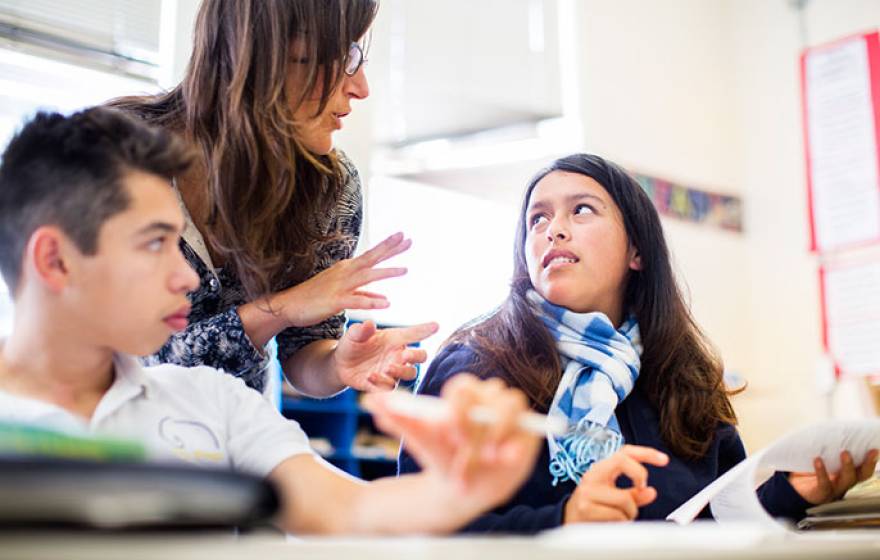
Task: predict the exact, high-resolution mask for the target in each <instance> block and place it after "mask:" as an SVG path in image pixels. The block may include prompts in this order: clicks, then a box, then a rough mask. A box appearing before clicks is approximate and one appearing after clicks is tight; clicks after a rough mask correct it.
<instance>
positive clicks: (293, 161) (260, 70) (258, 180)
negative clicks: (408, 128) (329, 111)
mask: <svg viewBox="0 0 880 560" xmlns="http://www.w3.org/2000/svg"><path fill="white" fill-rule="evenodd" d="M376 9H377V3H376V0H204V1H203V2H202V5H201V8H200V9H199V13H198V16H197V18H196V24H195V31H194V46H193V53H192V58H191V59H190V63H189V66H188V68H187V72H186V76H185V77H184V79H183V81H182V82H181V83H180V84H179V85H178V86H177V87H175V88H174V89H172V90H170V91H168V92H166V93H164V94H161V95H158V96H154V97H127V98H122V99H117V100H114V101H112V102H111V104H112V105H114V106H116V107H120V108H123V109H127V110H130V111H132V112H134V113H136V114H138V115H140V116H141V117H142V118H144V119H145V120H147V121H148V122H150V123H152V124H156V125H160V126H163V127H166V128H169V129H172V130H175V131H177V132H179V133H181V134H182V135H183V136H184V137H185V138H187V139H188V140H190V141H192V142H194V143H195V144H196V145H197V146H198V147H199V148H200V149H201V152H202V155H203V158H204V161H205V162H206V164H207V174H208V185H209V189H208V191H209V192H208V206H209V214H208V218H207V224H208V231H207V232H205V233H206V234H207V237H208V238H209V241H210V243H211V244H212V246H213V247H214V249H215V250H216V251H218V253H219V254H220V255H221V257H222V259H223V260H224V261H225V262H226V265H225V266H228V267H231V268H232V269H233V271H234V272H235V273H236V274H237V276H238V278H239V279H240V280H241V282H242V284H243V286H244V288H245V290H246V292H247V294H248V296H249V297H250V298H251V299H255V298H258V297H260V296H264V295H266V294H268V293H270V292H271V291H276V290H279V289H281V288H283V287H286V286H289V285H292V284H295V283H297V282H299V281H302V280H304V279H305V278H306V277H307V276H308V275H309V274H310V273H311V272H312V270H313V268H314V265H315V257H316V255H315V253H316V249H317V247H318V246H320V245H321V244H323V243H325V242H327V241H329V240H330V239H332V238H333V232H329V231H327V225H328V224H327V223H326V220H325V219H324V218H323V217H326V216H327V215H329V214H331V213H332V207H333V205H334V204H335V203H336V201H337V199H338V195H339V191H340V190H341V189H342V188H343V187H344V182H345V181H346V180H347V178H346V177H345V176H344V172H343V169H342V166H341V165H340V164H339V162H338V161H337V160H336V158H335V155H334V154H333V153H331V154H330V155H328V156H316V155H314V154H311V153H310V152H309V151H308V150H307V149H305V148H304V147H303V146H302V145H301V143H300V142H299V140H298V139H297V130H296V125H295V124H294V120H293V114H294V107H295V106H299V104H301V103H303V102H304V101H305V99H306V98H307V97H308V96H313V95H316V94H317V93H318V92H319V93H320V103H319V106H318V109H317V112H316V115H315V116H317V114H320V113H321V112H322V111H323V110H324V108H325V107H326V105H327V103H328V101H329V99H330V95H331V94H332V93H333V91H334V90H335V89H336V88H337V87H339V85H340V84H341V82H342V79H343V62H344V59H345V56H346V54H347V53H348V50H349V46H350V45H351V43H352V42H355V41H358V40H360V39H361V38H362V37H363V36H364V35H365V34H366V33H367V30H368V29H369V27H370V25H371V24H372V22H373V19H374V18H375V15H376ZM294 40H297V41H302V42H303V43H304V45H305V51H304V52H299V51H298V52H297V56H296V58H297V59H298V62H301V63H302V64H304V67H303V68H304V70H305V71H304V75H305V76H306V78H305V81H304V83H302V84H299V86H300V87H299V89H298V91H295V92H294V91H287V89H286V78H287V76H288V73H289V70H290V64H291V58H292V56H291V52H290V51H291V46H292V42H293V41H294Z"/></svg>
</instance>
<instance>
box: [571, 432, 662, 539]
mask: <svg viewBox="0 0 880 560" xmlns="http://www.w3.org/2000/svg"><path fill="white" fill-rule="evenodd" d="M668 462H669V457H668V456H667V455H666V454H665V453H661V452H660V451H657V450H656V449H653V448H650V447H643V446H640V445H624V446H623V447H622V448H621V449H620V450H619V451H618V452H617V453H615V454H614V455H612V456H610V457H608V458H607V459H603V460H601V461H598V462H596V463H595V464H594V465H593V466H592V467H591V468H590V470H588V471H587V472H585V473H584V476H583V477H582V478H581V482H580V484H578V486H577V488H576V489H575V491H574V493H572V495H571V497H570V498H569V499H568V503H566V504H565V514H564V520H563V521H564V523H584V522H593V521H632V520H633V519H635V518H636V516H637V515H638V514H639V508H640V507H642V506H646V505H648V504H650V503H651V502H653V501H654V500H655V499H657V490H655V489H654V488H652V487H650V486H648V469H646V468H645V467H644V466H643V465H642V463H647V464H649V465H654V466H657V467H662V466H665V465H666V464H667V463H668ZM620 475H625V476H627V477H628V478H629V479H630V480H631V481H632V483H633V485H632V487H631V488H618V487H617V485H616V484H615V483H616V481H617V478H618V477H619V476H620Z"/></svg>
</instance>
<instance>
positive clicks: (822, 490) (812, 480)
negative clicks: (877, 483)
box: [788, 449, 878, 505]
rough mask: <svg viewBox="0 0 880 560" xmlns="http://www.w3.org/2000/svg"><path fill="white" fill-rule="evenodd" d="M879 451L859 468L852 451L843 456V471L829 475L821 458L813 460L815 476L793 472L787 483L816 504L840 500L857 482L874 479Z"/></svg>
mask: <svg viewBox="0 0 880 560" xmlns="http://www.w3.org/2000/svg"><path fill="white" fill-rule="evenodd" d="M877 457H878V450H877V449H872V450H871V451H869V452H868V453H867V455H865V460H864V461H863V462H862V464H861V465H859V466H858V467H857V466H856V465H855V463H854V462H853V458H852V455H850V453H849V451H843V452H842V453H841V454H840V470H839V471H837V472H836V473H834V474H833V475H829V474H828V471H827V470H826V468H825V463H824V462H823V461H822V459H820V458H819V457H816V458H815V459H813V468H814V469H815V472H814V473H791V474H789V475H788V482H789V483H791V485H792V487H793V488H794V489H795V490H796V491H797V493H798V494H800V495H801V497H802V498H803V499H805V500H806V501H808V502H810V503H811V504H813V505H818V504H824V503H826V502H831V501H834V500H839V499H840V498H842V497H843V495H844V494H846V491H847V490H849V489H850V488H852V487H853V486H854V485H855V484H856V483H857V482H862V481H863V480H867V479H869V478H871V476H873V474H874V469H875V468H876V467H877Z"/></svg>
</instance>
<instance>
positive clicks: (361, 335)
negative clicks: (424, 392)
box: [332, 321, 437, 391]
mask: <svg viewBox="0 0 880 560" xmlns="http://www.w3.org/2000/svg"><path fill="white" fill-rule="evenodd" d="M435 332H437V323H424V324H421V325H414V326H412V327H401V328H388V329H381V330H379V329H377V328H376V324H375V323H373V322H372V321H366V322H364V323H356V324H354V325H351V326H350V327H349V328H348V330H346V331H345V334H343V335H342V338H341V339H340V340H339V343H338V344H337V346H336V349H335V350H334V351H333V358H332V360H333V366H332V367H333V369H334V370H335V371H336V375H337V376H338V377H339V380H340V381H341V382H342V383H343V384H345V385H348V386H349V387H353V388H355V389H357V390H359V391H381V390H390V389H393V388H394V387H395V386H396V385H397V382H398V380H400V379H406V380H409V379H415V377H416V368H415V364H420V363H422V362H424V361H425V360H426V359H427V358H428V355H427V353H426V352H425V351H424V350H421V349H419V348H409V347H408V345H409V344H412V343H414V342H420V341H422V340H424V339H425V338H428V337H429V336H431V335H432V334H434V333H435Z"/></svg>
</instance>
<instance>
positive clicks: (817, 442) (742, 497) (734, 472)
mask: <svg viewBox="0 0 880 560" xmlns="http://www.w3.org/2000/svg"><path fill="white" fill-rule="evenodd" d="M875 449H880V420H862V421H829V422H823V423H819V424H815V425H813V426H809V427H807V428H804V429H802V430H798V431H796V432H793V433H791V434H788V435H786V436H784V437H783V438H781V439H779V440H778V441H777V442H775V443H774V444H773V445H771V446H770V447H767V448H766V449H764V450H762V451H760V452H759V453H757V454H755V455H752V456H751V457H749V458H748V459H746V460H745V461H743V462H741V463H739V464H738V465H736V466H735V467H733V468H732V469H730V470H729V471H728V472H727V473H726V474H725V475H724V476H722V477H720V478H719V479H717V480H716V481H715V482H713V483H712V484H710V485H709V486H707V487H706V488H704V489H703V490H702V491H701V492H699V493H698V494H697V495H695V496H694V497H693V498H691V499H690V500H688V501H687V502H685V503H684V504H683V505H682V506H681V507H679V508H678V509H676V510H675V511H673V512H672V513H671V514H669V515H668V516H667V519H669V520H672V521H676V522H677V523H682V524H684V523H690V522H691V521H692V520H693V519H694V518H695V517H696V516H697V515H698V514H699V513H700V511H701V510H702V509H703V508H704V507H705V506H706V505H707V504H710V506H711V509H712V514H713V516H714V517H715V519H716V520H718V521H721V522H724V521H734V520H737V521H754V522H760V523H762V524H764V525H766V526H768V527H777V528H779V527H780V525H779V524H778V523H776V522H775V521H774V520H773V519H772V518H771V517H770V515H769V514H768V513H767V512H766V511H765V510H764V508H763V506H762V505H761V503H760V502H759V501H758V497H757V495H756V493H755V488H756V487H757V486H758V485H759V484H760V483H761V482H763V481H764V480H765V479H766V478H768V477H769V476H770V475H772V473H773V472H774V471H788V472H810V471H812V470H813V461H814V460H815V459H816V458H819V459H821V460H822V463H823V466H824V468H825V469H826V470H827V471H828V472H838V471H840V470H841V467H842V462H841V454H842V451H844V450H846V451H848V453H849V456H850V457H851V458H852V460H853V464H854V465H863V464H864V463H866V462H869V463H870V462H872V461H876V456H874V458H873V459H871V456H869V453H871V452H872V450H875ZM865 468H866V469H867V467H865Z"/></svg>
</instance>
